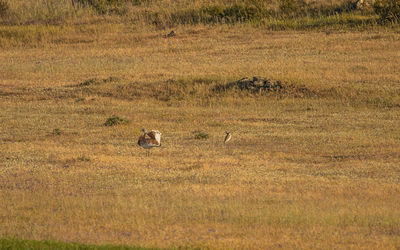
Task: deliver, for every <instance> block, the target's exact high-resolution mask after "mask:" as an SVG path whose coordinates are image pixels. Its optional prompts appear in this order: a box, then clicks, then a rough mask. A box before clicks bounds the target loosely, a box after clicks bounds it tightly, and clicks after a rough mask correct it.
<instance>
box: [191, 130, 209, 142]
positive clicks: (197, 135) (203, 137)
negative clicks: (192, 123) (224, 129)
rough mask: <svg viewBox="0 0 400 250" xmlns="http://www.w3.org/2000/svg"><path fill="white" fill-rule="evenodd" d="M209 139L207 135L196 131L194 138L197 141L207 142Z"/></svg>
mask: <svg viewBox="0 0 400 250" xmlns="http://www.w3.org/2000/svg"><path fill="white" fill-rule="evenodd" d="M208 137H209V135H208V134H207V133H205V132H201V131H196V132H195V135H194V138H195V139H197V140H207V139H208Z"/></svg>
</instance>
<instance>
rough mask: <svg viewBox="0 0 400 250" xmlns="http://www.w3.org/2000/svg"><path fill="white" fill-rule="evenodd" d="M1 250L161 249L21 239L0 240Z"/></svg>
mask: <svg viewBox="0 0 400 250" xmlns="http://www.w3.org/2000/svg"><path fill="white" fill-rule="evenodd" d="M0 249H30V250H35V249H40V250H43V249H44V250H46V249H57V250H62V249H64V250H67V249H90V250H92V249H113V250H117V249H135V250H139V249H159V248H144V247H132V246H115V245H101V246H96V245H85V244H78V243H65V242H57V241H47V240H46V241H37V240H20V239H0Z"/></svg>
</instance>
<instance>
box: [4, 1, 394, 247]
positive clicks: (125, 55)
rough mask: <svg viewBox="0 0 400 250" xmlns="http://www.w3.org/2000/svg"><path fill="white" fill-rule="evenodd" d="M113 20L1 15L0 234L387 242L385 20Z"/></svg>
mask: <svg viewBox="0 0 400 250" xmlns="http://www.w3.org/2000/svg"><path fill="white" fill-rule="evenodd" d="M203 3H204V2H203ZM92 18H95V17H92ZM113 18H114V17H111V16H107V17H101V18H100V19H101V21H100V22H99V23H92V22H91V21H88V22H86V21H85V22H83V23H81V24H80V25H76V24H69V25H66V26H60V25H42V24H36V25H28V26H1V27H0V32H2V33H1V34H2V36H1V37H0V45H1V48H0V124H1V126H0V201H1V202H0V238H5V237H16V238H20V239H35V240H49V239H50V240H58V241H67V242H70V241H73V242H80V243H87V244H126V245H136V246H143V247H201V248H207V247H209V248H248V249H257V248H264V249H265V248H320V249H328V248H355V249H357V248H364V249H365V248H370V249H371V248H372V249H396V248H399V247H400V226H399V225H400V196H399V193H400V143H399V140H400V129H399V127H400V70H399V67H398V65H399V64H400V54H399V51H400V32H399V30H398V28H396V27H391V28H383V27H377V26H373V27H369V28H367V29H364V28H363V29H362V30H351V29H346V30H343V29H337V28H332V29H329V30H325V31H319V30H309V31H294V30H291V31H272V30H268V29H265V28H262V27H256V26H254V25H253V24H246V23H242V24H235V25H230V24H218V25H205V24H196V25H177V26H176V27H174V30H175V32H176V34H177V35H176V36H174V37H169V38H167V37H165V35H166V34H168V33H169V31H170V30H165V29H160V28H159V27H157V25H155V26H154V25H153V26H143V27H139V26H136V25H133V24H132V23H130V22H128V23H124V22H121V21H120V19H119V18H120V17H115V19H113ZM89 19H90V20H93V19H91V18H89ZM80 20H82V19H80ZM112 20H116V21H115V22H113V21H112ZM253 76H261V77H266V78H268V79H274V80H279V81H281V82H282V86H283V87H282V90H279V91H263V92H257V93H254V92H252V91H247V90H244V89H242V90H241V89H239V88H235V87H232V84H231V83H232V82H234V81H237V80H239V79H241V78H243V77H253ZM142 127H145V128H147V129H148V130H150V129H158V130H160V131H161V132H162V133H163V137H162V147H161V148H156V149H153V150H152V152H151V156H150V157H146V154H145V150H144V149H142V148H140V147H138V146H137V145H136V140H137V137H138V136H139V135H140V129H141V128H142ZM224 131H230V132H231V133H232V136H233V139H232V140H231V141H230V143H228V144H227V145H226V146H224V145H223V138H224Z"/></svg>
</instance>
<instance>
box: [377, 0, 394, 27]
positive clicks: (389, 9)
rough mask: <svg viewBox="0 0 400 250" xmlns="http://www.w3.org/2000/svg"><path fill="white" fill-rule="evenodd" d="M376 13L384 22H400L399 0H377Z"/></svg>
mask: <svg viewBox="0 0 400 250" xmlns="http://www.w3.org/2000/svg"><path fill="white" fill-rule="evenodd" d="M374 10H375V13H376V14H378V15H379V19H380V21H381V22H382V23H399V22H400V1H399V0H376V1H375V3H374Z"/></svg>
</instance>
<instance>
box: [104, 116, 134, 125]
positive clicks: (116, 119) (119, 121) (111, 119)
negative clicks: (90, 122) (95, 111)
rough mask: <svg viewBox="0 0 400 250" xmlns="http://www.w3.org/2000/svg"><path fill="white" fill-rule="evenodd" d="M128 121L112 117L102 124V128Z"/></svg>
mask: <svg viewBox="0 0 400 250" xmlns="http://www.w3.org/2000/svg"><path fill="white" fill-rule="evenodd" d="M128 122H129V121H128V120H125V119H124V118H121V117H118V116H115V115H114V116H112V117H110V118H108V119H107V121H106V122H105V123H104V126H115V125H119V124H124V123H128Z"/></svg>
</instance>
